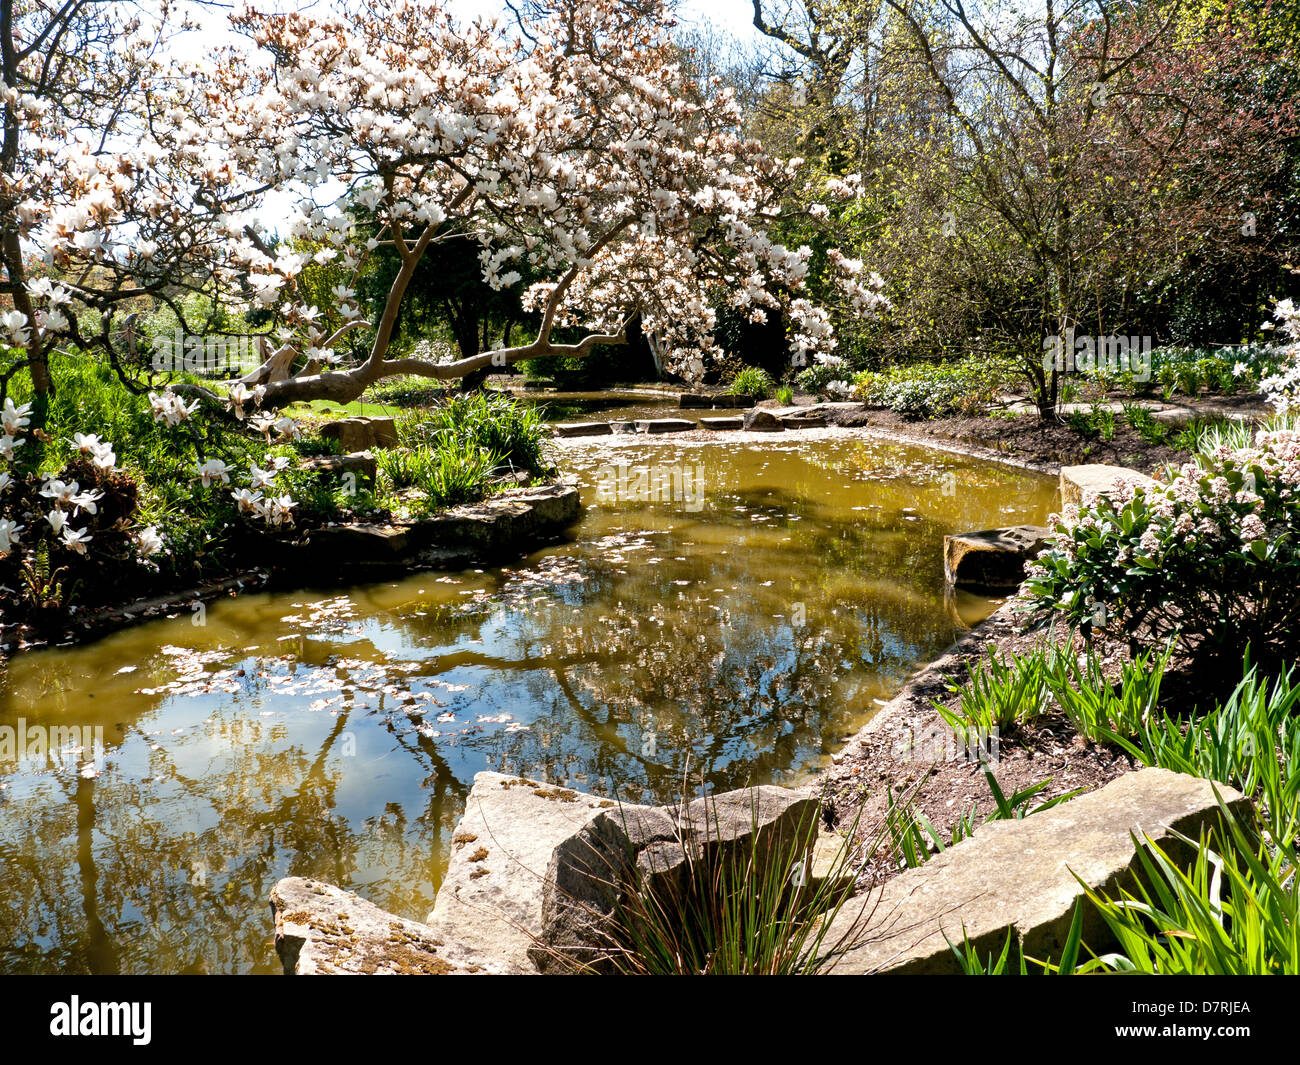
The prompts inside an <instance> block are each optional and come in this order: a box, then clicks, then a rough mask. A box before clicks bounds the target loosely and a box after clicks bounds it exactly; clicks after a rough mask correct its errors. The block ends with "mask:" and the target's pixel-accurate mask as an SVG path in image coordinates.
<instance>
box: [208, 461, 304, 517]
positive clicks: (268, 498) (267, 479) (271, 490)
mask: <svg viewBox="0 0 1300 1065" xmlns="http://www.w3.org/2000/svg"><path fill="white" fill-rule="evenodd" d="M288 468H289V460H288V459H287V458H285V457H284V456H283V455H278V456H275V457H274V458H272V459H271V460H270V462H268V463H267V466H266V468H265V469H263V468H261V467H258V466H252V467H250V468H249V487H241V488H235V489H233V490H232V491H231V498H232V499H233V500H234V501H235V505H236V507H238V508H239V513H241V514H246V515H248V516H250V517H253V518H257V519H258V520H259V521H263V522H265V523H266V524H267V525H270V526H272V527H274V528H279V527H280V526H283V525H292V524H293V508H294V507H295V506H296V505H297V504H296V503H295V501H294V500H293V498H292V497H291V496H290V495H288V493H284V492H281V493H280V494H279V495H276V494H275V493H276V492H277V491H278V488H277V485H276V481H277V478H278V477H279V476H280V474H282V473H283V472H284V471H285V470H287V469H288ZM232 469H233V468H232V467H231V466H229V465H228V464H227V463H226V462H224V461H223V460H221V459H209V460H208V461H207V462H203V463H200V464H199V465H198V466H197V467H196V468H195V474H196V475H197V477H198V479H199V482H200V483H201V484H202V485H203V487H204V488H210V487H212V485H214V484H222V485H228V484H230V475H231V472H232ZM264 492H265V494H263V493H264Z"/></svg>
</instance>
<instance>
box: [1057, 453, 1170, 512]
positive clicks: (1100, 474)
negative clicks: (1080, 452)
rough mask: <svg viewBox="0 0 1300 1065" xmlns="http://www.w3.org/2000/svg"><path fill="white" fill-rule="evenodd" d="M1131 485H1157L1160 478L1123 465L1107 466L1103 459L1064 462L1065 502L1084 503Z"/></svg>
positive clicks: (1062, 482) (1062, 491)
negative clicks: (1084, 461)
mask: <svg viewBox="0 0 1300 1065" xmlns="http://www.w3.org/2000/svg"><path fill="white" fill-rule="evenodd" d="M1128 485H1136V486H1139V487H1143V488H1153V487H1157V482H1156V480H1155V478H1154V477H1148V476H1147V475H1146V474H1144V473H1137V472H1136V471H1134V470H1130V469H1126V468H1125V467H1123V466H1107V465H1105V464H1103V463H1089V464H1087V465H1083V466H1062V467H1061V505H1062V506H1068V505H1069V504H1071V503H1073V504H1074V505H1075V506H1082V505H1083V503H1084V500H1085V499H1091V498H1092V497H1093V496H1096V495H1106V496H1111V495H1114V494H1115V493H1117V492H1119V491H1120V490H1121V489H1123V488H1125V487H1126V486H1128Z"/></svg>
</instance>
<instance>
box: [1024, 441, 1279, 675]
mask: <svg viewBox="0 0 1300 1065" xmlns="http://www.w3.org/2000/svg"><path fill="white" fill-rule="evenodd" d="M1171 473H1172V474H1173V476H1172V480H1171V481H1170V482H1169V483H1168V484H1167V485H1163V486H1159V487H1156V488H1153V489H1146V488H1140V487H1136V488H1135V487H1132V486H1130V487H1128V488H1126V489H1123V490H1121V491H1118V492H1116V493H1114V495H1113V497H1108V496H1102V497H1100V498H1096V499H1090V500H1085V505H1084V506H1083V507H1082V508H1078V507H1075V506H1069V507H1066V508H1065V511H1064V513H1063V514H1062V515H1061V516H1059V517H1058V519H1057V520H1056V524H1055V529H1056V532H1055V538H1054V540H1053V541H1052V544H1051V547H1050V549H1049V550H1048V551H1046V552H1045V553H1044V554H1042V555H1041V556H1040V557H1039V558H1038V560H1037V561H1036V562H1035V563H1033V564H1031V566H1030V568H1029V572H1030V576H1029V580H1028V581H1027V582H1026V585H1025V594H1026V595H1027V597H1028V600H1029V608H1030V611H1031V612H1032V613H1033V614H1035V615H1036V616H1037V617H1038V619H1039V620H1040V621H1044V622H1045V621H1047V620H1048V619H1050V618H1051V617H1054V616H1063V617H1064V618H1065V619H1066V620H1067V621H1069V622H1070V623H1071V624H1072V625H1077V626H1080V627H1081V628H1082V629H1083V630H1084V631H1085V632H1087V631H1090V630H1091V629H1092V628H1094V627H1096V628H1098V629H1105V630H1108V631H1112V632H1114V633H1116V634H1118V635H1126V636H1127V637H1128V638H1129V641H1130V645H1131V646H1133V647H1135V648H1136V646H1137V645H1138V641H1139V639H1141V638H1146V639H1148V640H1150V641H1153V642H1155V643H1158V644H1164V643H1165V642H1167V641H1168V640H1169V639H1170V638H1172V637H1174V636H1176V635H1178V634H1181V635H1182V637H1183V638H1184V640H1185V642H1186V644H1187V646H1188V649H1189V650H1191V651H1192V652H1194V653H1195V654H1197V655H1199V656H1201V657H1202V658H1204V659H1220V660H1223V661H1227V662H1230V663H1233V664H1234V666H1235V663H1239V662H1240V661H1241V658H1242V655H1243V654H1244V652H1245V650H1246V648H1247V647H1248V646H1253V647H1254V648H1255V653H1256V656H1257V659H1260V660H1267V661H1280V660H1281V659H1283V658H1285V657H1288V656H1290V655H1291V654H1293V653H1294V651H1295V648H1296V644H1297V637H1300V543H1298V542H1297V530H1298V529H1300V491H1298V490H1300V433H1297V432H1294V431H1289V430H1283V431H1277V432H1268V431H1262V432H1260V433H1258V434H1257V436H1256V440H1255V445H1254V446H1253V447H1251V448H1244V449H1240V450H1230V449H1221V450H1219V451H1216V452H1215V453H1214V454H1213V455H1212V456H1196V457H1194V459H1193V461H1191V462H1188V463H1186V464H1184V465H1183V466H1182V467H1181V469H1180V470H1178V471H1176V473H1174V472H1173V471H1171Z"/></svg>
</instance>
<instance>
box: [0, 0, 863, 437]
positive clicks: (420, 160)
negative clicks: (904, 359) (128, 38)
mask: <svg viewBox="0 0 1300 1065" xmlns="http://www.w3.org/2000/svg"><path fill="white" fill-rule="evenodd" d="M233 22H234V25H235V26H236V27H237V28H238V29H240V30H241V31H243V32H245V33H246V34H247V35H248V36H250V37H251V38H252V40H253V41H254V42H255V43H256V44H257V46H259V48H258V52H257V54H258V55H261V56H265V57H266V60H265V63H264V64H263V65H261V66H258V65H257V64H256V63H251V62H250V61H249V59H248V57H247V56H244V55H240V54H237V53H235V52H232V53H231V54H230V55H228V56H226V57H224V58H219V59H218V60H216V61H214V62H213V63H211V64H207V65H204V66H196V67H193V68H191V69H189V70H186V71H184V72H183V73H184V76H179V74H178V71H177V70H176V69H175V68H169V69H166V70H163V69H161V68H160V69H159V70H158V71H155V72H154V74H153V75H152V76H151V77H150V78H148V79H137V83H138V84H140V86H141V88H142V91H141V92H140V93H138V94H136V95H135V96H134V97H133V100H134V106H135V107H136V114H137V116H138V119H139V122H138V126H139V136H138V137H136V138H134V139H133V140H132V142H131V143H130V145H129V146H126V147H120V146H116V145H112V144H104V145H100V146H99V147H98V148H95V147H94V146H92V145H89V144H87V143H85V142H84V140H78V138H77V137H76V136H72V135H68V136H64V137H58V136H56V135H54V134H53V133H51V135H49V136H46V135H44V134H43V135H42V137H41V142H42V144H43V145H44V148H43V150H44V155H43V156H42V158H41V165H42V167H43V169H42V170H41V172H40V175H39V178H37V177H33V178H32V179H31V180H30V182H29V185H28V187H26V188H25V193H26V194H25V195H24V197H23V206H22V209H21V211H20V216H21V218H22V222H21V233H22V236H23V238H24V239H25V240H27V241H29V242H30V243H31V244H32V245H34V246H35V247H36V248H38V249H39V250H40V252H41V253H42V254H43V256H44V258H45V261H46V262H47V263H48V264H50V265H51V266H52V267H53V268H55V269H56V270H57V272H58V274H59V276H60V278H61V279H62V280H61V281H60V283H58V284H50V283H45V284H44V285H43V286H38V287H39V292H35V290H34V289H33V287H32V286H31V285H28V286H27V290H28V291H29V292H35V294H36V295H37V297H38V299H37V300H36V302H35V303H33V305H32V307H31V309H30V310H29V311H26V312H17V313H16V315H15V317H14V318H13V321H12V322H10V323H7V324H8V325H9V327H10V329H11V332H12V334H13V336H14V337H15V339H19V340H27V341H30V340H31V339H32V338H33V336H34V335H35V333H33V332H32V330H33V328H35V329H36V330H37V331H39V332H41V334H42V335H44V334H45V333H46V332H58V331H63V332H65V333H68V334H70V335H71V336H72V337H73V339H74V340H78V341H81V342H83V343H86V342H90V343H93V342H98V343H100V344H101V345H102V346H103V347H105V348H108V349H109V350H110V354H111V357H113V358H114V359H119V358H120V356H121V347H122V343H123V339H124V338H125V340H126V341H127V343H128V344H129V343H130V342H131V341H132V340H133V339H134V337H133V335H132V333H131V331H130V329H129V328H124V327H123V322H122V319H121V313H120V312H121V310H122V309H124V308H125V307H126V306H128V304H127V303H126V302H125V301H124V297H123V294H126V296H142V295H147V296H154V297H156V298H158V299H162V300H164V301H165V302H168V303H170V304H171V305H172V307H173V309H174V310H176V312H177V315H178V317H179V318H180V319H181V322H182V328H184V329H186V330H190V329H194V330H195V331H200V332H201V331H202V328H203V326H202V323H193V322H191V321H189V320H188V319H187V318H186V317H185V315H186V308H185V307H184V306H183V305H182V302H181V299H180V297H181V296H182V295H184V294H185V293H186V292H189V291H197V292H202V293H205V294H207V295H208V296H210V297H211V298H212V303H213V304H221V305H224V306H227V307H230V306H235V307H239V306H241V305H243V306H246V307H250V308H254V309H257V310H259V311H261V312H263V313H264V314H265V315H268V316H270V317H272V318H273V319H274V323H273V325H272V327H271V328H270V330H269V332H268V333H267V335H266V336H265V338H264V339H265V340H266V341H267V343H266V344H265V347H264V348H263V352H262V354H263V356H264V359H263V361H262V362H261V365H259V366H258V367H257V368H256V369H255V370H253V371H252V372H250V373H247V374H246V375H244V376H243V377H241V378H239V379H238V380H235V381H232V382H229V383H228V385H227V387H226V388H224V389H206V388H202V387H200V386H197V385H192V384H184V385H182V384H177V385H174V386H173V388H172V393H173V397H174V398H172V399H167V398H165V397H164V398H162V399H161V400H160V408H159V409H160V412H161V414H160V416H162V417H169V416H171V415H175V416H176V417H177V418H180V417H183V416H184V415H185V413H186V412H187V411H188V409H189V407H188V406H186V405H185V402H184V401H188V403H189V404H192V403H193V401H194V400H195V399H198V400H204V399H207V400H212V401H217V402H221V403H225V404H228V405H230V406H231V407H232V409H233V410H234V412H235V414H236V415H238V416H240V417H241V418H242V417H249V418H252V419H256V420H258V422H259V428H262V429H263V430H265V429H266V428H267V426H268V425H269V424H270V423H269V422H266V419H269V418H272V417H273V416H272V414H271V412H272V411H274V410H275V409H277V408H280V407H283V406H284V405H286V404H288V403H291V402H293V401H297V400H312V399H331V400H336V401H339V402H347V401H349V400H352V399H355V398H357V397H358V396H360V395H362V393H363V392H364V391H365V390H366V388H367V387H368V386H370V385H372V384H374V383H375V382H376V381H379V380H381V379H383V378H386V377H391V376H396V375H417V376H422V377H428V378H433V379H437V380H450V379H456V378H460V377H463V376H465V375H467V374H470V373H472V372H474V371H478V370H482V369H484V368H487V367H491V366H505V365H508V364H510V363H513V362H516V361H518V360H521V359H529V358H535V357H538V356H547V355H562V356H582V355H585V354H587V353H588V352H590V351H591V350H592V349H593V348H594V347H596V346H597V345H602V344H612V345H618V344H626V343H627V342H628V326H629V324H630V322H631V321H632V320H633V319H634V318H638V317H639V319H640V323H641V328H642V331H643V332H645V333H646V334H648V335H650V336H652V337H653V338H654V340H655V342H656V349H657V351H658V352H659V353H660V354H661V355H662V356H664V357H665V359H666V361H667V363H668V365H669V366H670V367H671V368H672V369H674V370H675V371H677V372H679V373H681V374H683V375H684V376H686V377H688V378H693V377H697V376H698V375H699V374H700V373H701V372H702V370H703V367H704V360H705V359H706V358H707V356H708V354H709V352H710V351H711V349H712V347H713V342H712V338H711V332H712V329H713V326H714V317H715V310H714V308H715V307H716V306H720V305H727V306H730V307H734V308H739V309H741V310H742V311H743V312H744V313H746V314H747V315H748V317H749V318H750V319H752V320H754V321H762V320H764V319H765V317H766V315H767V314H768V313H769V312H772V311H775V310H777V309H780V310H781V311H782V312H783V313H784V315H785V317H786V320H787V321H788V322H789V323H790V325H791V334H792V335H791V340H790V343H791V348H792V351H794V352H796V353H802V354H803V356H804V357H805V358H811V357H815V356H816V355H818V354H822V355H825V354H827V353H829V352H831V351H832V349H833V348H834V346H835V338H834V336H833V332H832V328H831V324H830V320H829V315H828V314H827V313H826V311H825V310H824V309H822V308H820V307H818V306H814V304H813V303H812V302H811V301H810V300H809V299H808V298H807V296H806V293H805V277H806V274H807V271H808V266H809V260H810V258H811V254H812V253H811V251H810V249H808V248H806V247H801V248H798V249H795V250H791V249H789V248H787V247H784V246H782V245H781V244H779V243H777V242H776V241H775V240H773V239H771V238H770V237H769V236H768V235H767V233H766V231H765V227H766V226H767V225H768V224H769V223H770V222H771V221H772V220H773V219H774V218H775V216H776V214H777V213H778V210H779V208H778V206H777V202H778V199H779V197H780V196H781V194H782V192H783V190H784V189H785V188H786V187H787V185H788V183H789V182H790V181H792V180H793V179H794V169H795V168H794V166H792V165H791V164H787V163H782V162H779V161H777V160H775V159H773V158H771V157H769V156H768V155H766V154H765V153H764V152H763V150H762V148H761V146H760V145H759V144H758V143H756V142H754V141H752V140H749V139H746V138H745V137H744V136H742V135H741V133H740V132H739V126H740V114H739V109H738V106H737V104H736V102H735V100H734V97H733V95H732V94H731V93H730V92H729V91H717V90H716V88H715V87H712V86H707V85H698V84H695V83H693V82H691V81H690V80H689V79H688V78H687V77H686V76H685V75H684V74H683V72H682V70H681V68H680V67H679V66H678V64H677V56H678V53H677V51H676V49H675V48H674V46H673V44H672V41H671V39H670V33H671V30H672V26H673V23H672V19H671V17H670V13H669V11H668V9H667V7H666V5H664V4H662V3H659V2H654V0H651V2H646V3H639V4H636V5H627V4H624V3H620V2H618V0H588V2H581V0H562V2H560V3H557V4H556V5H555V6H554V8H553V10H549V11H546V12H544V13H542V14H541V15H538V16H537V17H535V18H534V19H532V20H531V21H527V22H525V23H524V24H523V25H522V26H521V27H520V29H519V30H513V31H512V30H511V29H510V28H508V27H507V26H505V25H504V24H502V23H499V22H497V21H492V20H487V21H478V22H475V23H473V24H471V25H470V26H469V27H467V28H466V27H460V26H457V25H456V24H455V22H454V21H453V20H452V18H451V17H450V15H448V14H447V13H446V12H444V11H442V10H440V9H439V8H438V7H437V6H435V5H426V4H404V3H389V2H382V0H381V2H374V3H369V4H367V5H365V6H364V8H363V10H361V11H360V12H359V13H357V14H355V15H349V16H346V17H339V18H326V19H316V18H312V17H308V16H306V15H301V14H294V15H267V14H258V13H245V14H241V15H239V16H237V17H236V18H235V19H234V20H233ZM19 106H28V105H27V104H26V103H25V102H24V98H22V97H21V94H20V95H19ZM32 113H33V115H34V116H35V115H37V114H38V113H39V108H35V109H34V110H33V112H32ZM33 122H35V117H34V118H33ZM63 132H64V133H65V134H67V133H69V132H70V131H63ZM286 202H292V203H294V204H296V206H295V208H294V210H293V211H292V217H290V218H287V219H284V220H283V221H280V220H277V221H276V223H275V224H274V225H273V226H272V225H270V224H268V218H267V214H268V212H269V211H270V210H272V209H277V208H278V209H280V210H281V211H282V210H283V205H284V204H285V203H286ZM354 208H360V210H355V209H354ZM359 217H364V218H366V219H367V221H366V223H365V224H364V225H360V224H358V223H357V221H356V219H357V218H359ZM467 237H468V238H470V239H472V240H474V241H476V242H477V244H478V247H479V249H480V251H479V257H480V261H481V264H482V270H483V276H484V278H485V280H486V281H487V282H488V283H489V284H491V285H492V286H493V287H495V288H498V289H500V288H506V287H509V286H512V285H516V284H519V283H520V282H521V278H522V276H523V273H524V272H525V267H526V268H527V270H526V272H527V273H528V275H529V276H530V277H540V278H543V279H544V280H540V281H538V282H536V283H534V284H532V285H531V286H529V287H528V289H527V291H526V292H525V293H524V301H525V304H526V305H527V306H528V307H530V308H532V309H534V310H536V311H537V312H538V314H539V320H540V326H539V329H538V332H537V335H536V337H535V338H534V339H532V340H531V341H529V342H528V343H525V344H520V345H518V346H515V347H510V348H506V349H504V350H497V351H493V352H487V353H483V354H480V355H477V356H475V357H472V358H462V359H451V360H446V361H438V360H435V359H429V358H419V357H392V356H390V342H391V340H392V338H393V334H394V329H395V326H396V323H397V320H398V315H399V313H400V309H401V303H402V298H403V295H404V293H405V291H406V288H407V286H408V284H409V283H410V281H411V278H412V275H413V274H414V272H415V269H416V266H417V265H418V264H419V262H420V260H421V257H422V256H424V255H425V254H426V253H427V252H428V251H429V249H430V248H432V247H433V246H434V245H436V244H437V243H439V242H441V241H449V240H453V239H464V238H467ZM385 247H387V248H391V249H393V250H394V251H395V252H396V254H397V256H398V259H399V262H400V266H399V268H398V270H397V272H396V275H395V277H394V278H393V281H392V285H391V288H390V290H389V291H388V293H387V298H386V301H385V303H384V307H383V310H382V313H381V314H380V315H379V316H378V318H377V320H369V319H367V318H366V317H364V316H363V314H362V312H361V310H360V308H359V305H358V302H357V298H356V293H355V289H356V284H357V279H358V278H359V276H360V272H361V271H362V270H364V269H365V268H366V263H367V259H368V257H370V256H371V255H373V254H374V253H375V252H376V251H377V250H378V249H380V248H385ZM832 261H833V264H834V265H833V269H834V272H835V276H836V280H837V283H838V285H839V287H840V289H841V290H842V291H843V292H844V294H845V296H846V298H848V299H850V300H852V301H853V304H854V305H855V306H856V307H858V308H860V309H861V310H862V311H863V312H864V313H870V312H871V311H872V310H873V309H874V308H875V307H877V306H878V305H879V303H880V295H879V289H880V284H879V281H878V279H874V278H869V279H867V280H865V281H864V280H862V279H861V276H860V275H861V264H860V263H858V262H857V261H855V260H852V259H848V258H845V257H842V256H836V257H834V258H833V260H832ZM311 263H316V264H330V266H331V267H332V268H335V269H337V268H338V267H341V268H342V273H343V276H344V277H345V278H349V279H350V280H344V281H342V282H340V283H338V284H336V285H335V286H334V287H333V289H332V291H331V293H330V298H329V300H328V301H321V300H319V298H318V299H317V301H316V302H311V301H309V300H308V299H307V298H306V296H305V295H304V286H303V285H302V283H301V282H302V278H303V271H304V269H306V268H307V267H308V266H309V264H311ZM105 293H111V298H110V297H109V296H106V295H105ZM40 300H44V301H45V304H46V305H45V306H43V307H42V306H40ZM78 301H80V302H81V303H83V304H84V305H86V306H88V307H91V308H93V309H94V311H95V312H96V313H95V315H94V316H93V317H94V320H95V324H96V325H97V326H98V330H99V332H98V334H97V335H96V336H94V337H92V336H89V335H87V330H86V327H85V325H84V324H82V320H81V319H79V318H78V317H77V316H74V315H70V314H65V313H63V311H62V309H61V308H62V307H63V306H64V305H65V304H68V303H76V302H78ZM322 304H324V305H322ZM115 315H116V317H115ZM20 319H21V320H20ZM23 330H28V332H27V333H25V334H24V333H23V332H22V331H23ZM349 334H358V335H359V337H358V336H352V337H351V338H350V339H351V343H350V344H349V345H347V348H348V349H349V350H350V351H353V352H356V351H360V352H361V354H360V355H348V354H344V352H343V350H342V349H341V343H340V342H341V341H342V340H343V339H344V337H347V336H349ZM562 337H563V338H566V339H563V340H562V339H561V338H562ZM359 338H360V339H361V340H362V341H363V343H361V344H358V343H357V340H358V339H359ZM182 397H183V398H182ZM263 423H265V424H263Z"/></svg>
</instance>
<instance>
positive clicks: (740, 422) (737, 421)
mask: <svg viewBox="0 0 1300 1065" xmlns="http://www.w3.org/2000/svg"><path fill="white" fill-rule="evenodd" d="M700 428H701V429H712V430H713V431H714V432H719V431H722V430H727V429H743V428H745V419H744V418H742V417H740V416H739V415H736V416H735V417H732V418H701V419H700Z"/></svg>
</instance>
